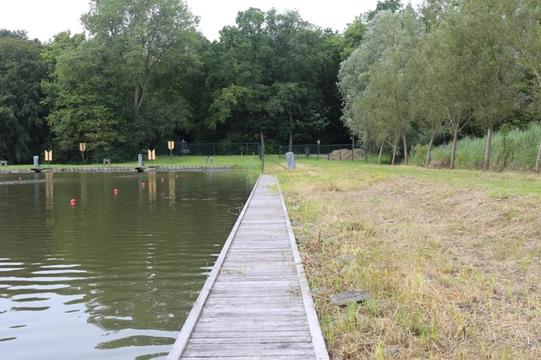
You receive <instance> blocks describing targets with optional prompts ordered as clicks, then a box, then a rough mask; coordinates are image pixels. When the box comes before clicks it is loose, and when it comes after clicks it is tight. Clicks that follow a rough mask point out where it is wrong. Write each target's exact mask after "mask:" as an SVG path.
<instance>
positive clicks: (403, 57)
mask: <svg viewBox="0 0 541 360" xmlns="http://www.w3.org/2000/svg"><path fill="white" fill-rule="evenodd" d="M422 31H423V25H422V23H421V22H420V21H419V20H418V19H417V18H416V15H415V12H414V11H413V9H412V8H411V7H410V6H408V7H407V8H406V9H404V10H403V11H400V12H398V13H395V14H394V13H392V12H391V11H382V12H379V13H378V14H376V15H375V17H374V18H373V20H372V21H371V22H370V23H369V24H368V31H367V33H366V38H365V41H364V42H363V44H362V45H361V47H360V48H359V49H358V50H356V51H355V52H354V53H353V54H352V55H351V56H350V57H349V58H348V59H347V60H346V61H345V62H344V63H343V64H342V66H341V69H340V75H339V79H340V83H339V86H340V89H341V91H342V94H343V95H344V103H345V109H344V117H343V120H344V123H345V124H346V126H348V127H349V128H350V129H352V130H353V129H357V131H359V129H363V128H364V129H365V130H366V131H368V130H369V129H374V128H378V129H388V130H389V135H390V136H391V137H392V140H391V143H392V146H393V149H394V150H393V159H394V154H395V150H396V147H397V145H398V141H400V140H401V141H402V143H403V149H404V163H405V164H407V163H408V146H407V140H406V138H407V135H408V132H409V130H410V124H411V121H412V120H413V115H414V108H413V99H414V98H415V91H416V84H415V78H414V77H413V76H411V71H410V70H409V67H408V65H409V62H410V60H411V57H412V54H413V49H415V48H416V47H417V46H418V42H419V39H420V36H421V34H422ZM367 89H369V90H370V92H369V95H370V96H362V93H363V92H364V91H367ZM382 107H383V108H385V109H386V112H387V114H386V115H385V116H383V118H382V119H377V121H388V122H391V123H392V125H391V126H383V127H381V126H378V127H373V126H368V124H367V125H366V126H362V124H361V126H359V125H357V123H358V122H359V121H360V120H361V119H362V118H364V119H368V118H369V117H373V116H370V115H369V117H367V116H362V117H361V116H360V115H359V112H369V111H375V113H374V114H373V115H374V116H375V115H376V114H380V116H381V111H380V110H378V109H379V108H382ZM361 131H362V130H361ZM366 131H362V133H358V134H356V135H358V136H360V137H363V136H370V134H368V133H367V132H366Z"/></svg>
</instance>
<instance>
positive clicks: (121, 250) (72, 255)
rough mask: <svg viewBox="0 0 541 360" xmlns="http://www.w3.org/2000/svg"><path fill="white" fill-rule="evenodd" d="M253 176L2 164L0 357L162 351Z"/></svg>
mask: <svg viewBox="0 0 541 360" xmlns="http://www.w3.org/2000/svg"><path fill="white" fill-rule="evenodd" d="M19 177H20V178H21V179H19ZM254 182H255V179H253V178H251V177H249V176H247V175H246V173H244V172H235V171H229V172H210V171H207V172H176V173H175V172H163V173H162V172H149V173H100V172H98V173H41V174H30V173H23V174H0V359H10V360H22V359H55V360H62V359H66V360H67V359H69V360H72V359H80V360H82V359H123V360H125V359H139V360H142V359H163V358H165V357H166V356H167V353H168V352H169V350H170V349H171V346H172V344H173V342H174V341H175V339H176V337H177V335H178V332H179V331H180V328H181V327H182V324H183V323H184V321H185V319H186V317H187V315H188V313H189V311H190V309H191V306H192V304H193V302H194V301H195V300H196V298H197V295H198V293H199V290H200V289H201V288H202V286H203V283H204V282H205V280H206V276H207V275H208V274H209V272H210V270H211V268H212V265H213V264H214V261H215V260H216V258H217V256H218V254H219V252H220V250H221V248H222V245H223V244H224V243H225V240H226V239H227V236H228V234H229V232H230V231H231V229H232V227H233V225H234V223H235V221H236V219H237V215H238V213H239V212H240V210H241V209H242V206H243V205H244V202H245V201H246V199H247V198H248V196H249V194H250V191H251V190H252V188H253V185H254ZM143 183H144V184H143ZM115 189H117V190H118V193H117V194H115V191H114V190H115ZM71 199H74V200H75V205H72V204H71Z"/></svg>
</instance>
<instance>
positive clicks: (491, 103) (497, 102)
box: [454, 0, 521, 170]
mask: <svg viewBox="0 0 541 360" xmlns="http://www.w3.org/2000/svg"><path fill="white" fill-rule="evenodd" d="M507 5H508V4H506V2H505V1H500V0H488V1H487V0H472V1H469V2H465V3H464V4H463V5H462V8H461V11H460V13H459V14H458V18H457V22H456V28H455V31H454V34H455V36H456V37H457V40H458V41H460V42H463V43H464V44H466V46H467V50H468V51H467V52H466V53H465V54H464V56H463V61H465V62H466V63H467V66H468V68H469V69H470V71H469V74H470V77H471V80H472V81H471V82H472V84H473V85H472V86H473V89H472V92H471V104H472V109H473V113H474V116H475V120H476V122H477V123H478V124H479V125H481V126H482V127H484V128H485V129H486V144H485V156H484V161H483V169H484V170H489V168H490V166H489V165H490V148H491V142H492V134H493V131H494V128H495V127H496V126H497V125H498V124H500V123H501V122H502V121H503V120H504V119H505V118H506V117H509V116H511V115H512V114H513V111H514V110H516V109H518V107H519V98H520V97H519V93H518V91H517V90H518V89H517V84H518V83H519V82H520V76H521V71H520V68H519V67H518V64H517V61H516V60H517V53H516V51H515V49H513V47H512V46H511V44H510V43H509V42H508V41H507V39H506V37H505V36H503V34H504V33H505V32H506V31H508V26H507V19H506V17H507V9H506V6H507Z"/></svg>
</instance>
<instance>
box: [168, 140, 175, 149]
mask: <svg viewBox="0 0 541 360" xmlns="http://www.w3.org/2000/svg"><path fill="white" fill-rule="evenodd" d="M167 147H168V148H169V150H173V149H174V148H175V142H174V141H168V142H167Z"/></svg>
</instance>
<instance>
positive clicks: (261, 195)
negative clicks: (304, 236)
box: [167, 175, 329, 360]
mask: <svg viewBox="0 0 541 360" xmlns="http://www.w3.org/2000/svg"><path fill="white" fill-rule="evenodd" d="M167 359H168V360H177V359H186V360H195V359H228V360H232V359H236V360H241V359H243V360H248V359H278V360H286V359H291V360H293V359H295V360H301V359H318V360H320V359H321V360H328V359H329V355H328V353H327V349H326V347H325V342H324V340H323V336H322V333H321V328H320V326H319V322H318V320H317V315H316V312H315V309H314V304H313V302H312V298H311V296H310V294H309V288H308V283H307V281H306V278H305V276H304V270H303V266H302V264H301V258H300V255H299V252H298V249H297V244H296V242H295V238H294V236H293V231H292V230H291V223H290V221H289V217H288V215H287V210H286V207H285V204H284V200H283V197H282V193H281V191H280V189H279V185H278V180H277V179H276V177H274V176H270V175H262V176H260V177H259V179H258V181H257V183H256V185H255V187H254V190H253V191H252V194H251V195H250V197H249V199H248V201H247V202H246V205H245V206H244V209H243V210H242V212H241V214H240V215H239V218H238V220H237V222H236V224H235V226H234V228H233V230H232V231H231V234H230V235H229V238H228V239H227V241H226V243H225V245H224V247H223V249H222V251H221V253H220V255H219V257H218V259H217V261H216V264H215V265H214V268H213V269H212V271H211V273H210V275H209V277H208V279H207V281H206V283H205V285H204V286H203V289H202V290H201V293H200V294H199V297H198V299H197V300H196V302H195V304H194V306H193V308H192V311H191V312H190V314H189V316H188V318H187V319H186V322H185V324H184V326H183V328H182V330H181V332H180V334H179V336H178V338H177V340H176V342H175V344H174V345H173V349H172V350H171V352H170V353H169V356H168V357H167Z"/></svg>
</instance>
